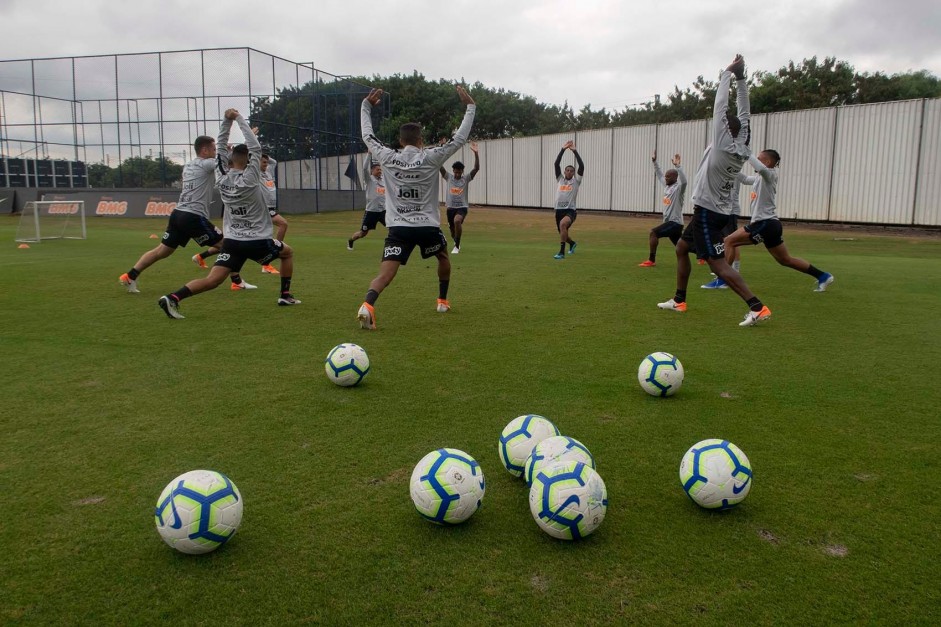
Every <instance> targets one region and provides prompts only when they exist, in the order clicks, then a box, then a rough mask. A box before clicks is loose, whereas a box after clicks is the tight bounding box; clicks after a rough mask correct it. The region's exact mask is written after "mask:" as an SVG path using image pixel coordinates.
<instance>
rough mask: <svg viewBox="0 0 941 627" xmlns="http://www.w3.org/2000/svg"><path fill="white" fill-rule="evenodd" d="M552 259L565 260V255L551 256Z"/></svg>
mask: <svg viewBox="0 0 941 627" xmlns="http://www.w3.org/2000/svg"><path fill="white" fill-rule="evenodd" d="M552 258H553V259H565V255H563V254H562V253H556V254H554V255H552Z"/></svg>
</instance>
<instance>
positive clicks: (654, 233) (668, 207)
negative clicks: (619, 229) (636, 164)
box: [637, 150, 686, 268]
mask: <svg viewBox="0 0 941 627" xmlns="http://www.w3.org/2000/svg"><path fill="white" fill-rule="evenodd" d="M651 160H652V161H653V171H654V174H655V175H656V177H657V179H658V180H659V181H660V184H661V185H663V187H664V189H663V222H662V223H661V224H660V226H657V227H654V228H652V229H650V256H649V257H647V261H644V262H641V263H639V264H637V265H639V266H640V267H641V268H652V267H654V266H655V265H657V245H658V244H659V243H660V238H661V237H669V238H670V241H671V242H673V245H674V246H676V243H677V242H678V241H680V236H681V235H682V234H683V201H684V199H685V198H686V174H685V173H684V172H683V168H682V166H680V155H679V153H677V154H675V155H673V160H672V161H671V163H672V164H673V169H672V170H667V171H666V172H665V173H664V172H662V171H661V170H660V166H659V165H658V164H657V151H656V150H654V151H653V157H651Z"/></svg>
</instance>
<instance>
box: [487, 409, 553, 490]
mask: <svg viewBox="0 0 941 627" xmlns="http://www.w3.org/2000/svg"><path fill="white" fill-rule="evenodd" d="M555 435H559V430H558V429H557V428H556V426H555V425H554V424H552V423H551V422H549V421H548V420H547V419H546V418H543V417H542V416H537V415H536V414H526V415H525V416H520V417H518V418H514V419H513V420H511V421H510V422H509V424H507V426H506V427H504V429H503V433H501V434H500V445H499V447H498V451H499V453H500V461H502V462H503V467H504V468H506V469H507V471H508V472H509V473H510V474H511V475H513V476H514V477H520V476H522V475H523V470H524V469H525V465H526V458H527V457H529V454H530V453H532V452H533V447H535V446H536V445H537V444H539V443H540V442H542V441H543V440H545V439H546V438H549V437H552V436H555Z"/></svg>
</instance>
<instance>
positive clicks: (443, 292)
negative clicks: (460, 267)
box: [438, 279, 451, 300]
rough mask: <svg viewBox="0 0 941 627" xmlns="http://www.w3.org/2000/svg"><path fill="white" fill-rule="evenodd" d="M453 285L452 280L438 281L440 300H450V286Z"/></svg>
mask: <svg viewBox="0 0 941 627" xmlns="http://www.w3.org/2000/svg"><path fill="white" fill-rule="evenodd" d="M450 284H451V280H450V279H449V280H447V281H441V280H439V281H438V298H440V299H441V300H447V299H448V286H449V285H450Z"/></svg>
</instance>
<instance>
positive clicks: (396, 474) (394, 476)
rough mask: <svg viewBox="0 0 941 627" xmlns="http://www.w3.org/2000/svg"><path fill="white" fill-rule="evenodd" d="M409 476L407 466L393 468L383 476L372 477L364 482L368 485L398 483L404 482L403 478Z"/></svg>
mask: <svg viewBox="0 0 941 627" xmlns="http://www.w3.org/2000/svg"><path fill="white" fill-rule="evenodd" d="M408 476H409V470H408V468H398V469H396V470H393V471H392V472H390V473H389V474H387V475H386V476H385V477H373V478H372V479H370V480H368V481H367V482H366V483H367V484H368V485H385V484H387V483H399V482H404V481H405V479H406V478H407V477H408Z"/></svg>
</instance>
